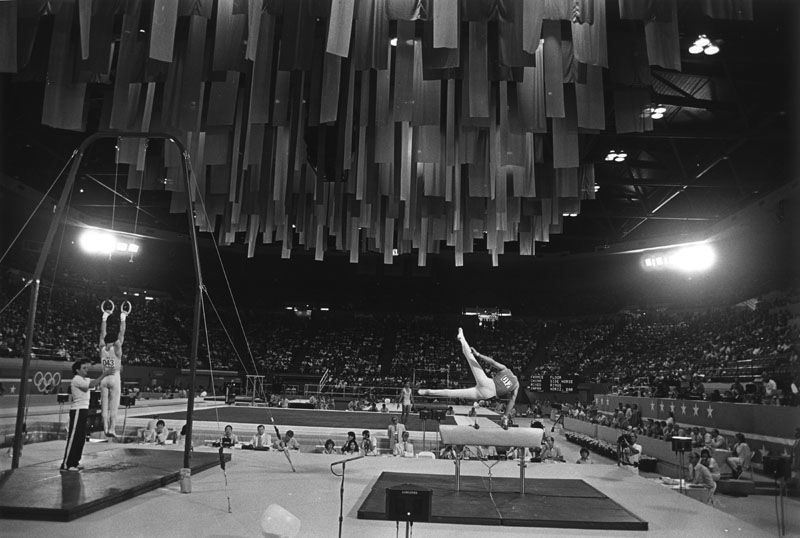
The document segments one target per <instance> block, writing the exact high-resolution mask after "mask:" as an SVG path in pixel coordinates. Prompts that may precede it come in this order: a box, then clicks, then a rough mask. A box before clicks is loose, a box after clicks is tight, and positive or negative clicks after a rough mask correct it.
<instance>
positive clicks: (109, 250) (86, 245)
mask: <svg viewBox="0 0 800 538" xmlns="http://www.w3.org/2000/svg"><path fill="white" fill-rule="evenodd" d="M78 244H79V245H80V246H81V248H82V249H83V250H84V251H86V252H88V253H89V254H106V255H111V254H114V253H115V252H118V253H123V252H125V253H131V254H135V253H137V252H139V245H137V244H135V243H130V242H129V240H127V239H120V238H118V237H115V236H114V235H113V234H111V233H109V232H106V231H103V230H94V229H92V230H86V231H85V232H83V234H82V235H81V236H80V238H79V239H78Z"/></svg>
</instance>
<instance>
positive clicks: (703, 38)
mask: <svg viewBox="0 0 800 538" xmlns="http://www.w3.org/2000/svg"><path fill="white" fill-rule="evenodd" d="M710 43H711V40H710V39H708V36H707V35H706V34H700V35H699V36H698V37H697V39H696V40H695V42H694V44H695V45H697V46H698V47H707V46H708V45H709V44H710Z"/></svg>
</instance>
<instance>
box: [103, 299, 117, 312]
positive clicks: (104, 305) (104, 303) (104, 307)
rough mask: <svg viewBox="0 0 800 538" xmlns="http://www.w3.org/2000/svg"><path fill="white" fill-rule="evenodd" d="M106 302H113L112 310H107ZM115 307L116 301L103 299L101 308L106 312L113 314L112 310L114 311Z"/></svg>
mask: <svg viewBox="0 0 800 538" xmlns="http://www.w3.org/2000/svg"><path fill="white" fill-rule="evenodd" d="M106 303H110V304H111V310H106ZM114 308H116V307H115V306H114V301H112V300H111V299H103V302H102V303H100V310H102V311H103V313H104V314H111V313H112V312H114Z"/></svg>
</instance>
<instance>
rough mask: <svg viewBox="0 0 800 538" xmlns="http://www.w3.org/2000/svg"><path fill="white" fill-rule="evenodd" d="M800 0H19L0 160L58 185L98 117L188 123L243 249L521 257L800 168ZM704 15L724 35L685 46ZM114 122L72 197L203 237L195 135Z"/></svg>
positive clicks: (216, 199)
mask: <svg viewBox="0 0 800 538" xmlns="http://www.w3.org/2000/svg"><path fill="white" fill-rule="evenodd" d="M87 5H88V6H91V9H92V11H91V16H89V12H88V11H85V10H84V11H81V8H83V7H85V6H87ZM525 6H528V8H526V7H525ZM531 6H533V7H531ZM348 8H349V10H348ZM154 9H155V16H154ZM331 10H333V18H334V20H336V21H338V22H337V23H335V24H331V23H329V20H330V19H331ZM797 12H798V9H797V4H796V3H794V2H789V1H767V0H755V1H752V2H750V1H747V0H703V1H696V0H685V1H684V0H664V1H660V2H656V1H652V2H641V1H634V0H619V2H617V1H608V2H604V1H603V0H576V1H573V0H565V1H558V0H548V1H545V2H541V3H535V2H529V3H528V4H525V3H523V2H521V1H515V0H505V1H490V0H478V1H475V2H467V1H461V2H459V1H456V0H452V1H446V0H438V1H435V2H434V1H431V0H428V1H413V0H412V1H407V0H404V1H400V0H383V1H376V2H365V1H358V0H357V1H355V2H352V1H349V2H348V1H346V0H333V1H328V0H306V1H301V2H280V1H269V0H268V1H263V2H262V0H254V1H253V2H241V1H233V0H230V1H223V0H219V1H218V2H206V1H199V0H198V1H191V2H190V1H188V0H180V1H178V0H172V1H170V0H154V1H150V2H145V1H142V2H137V1H132V2H94V3H93V4H92V3H83V2H80V1H78V2H70V1H64V2H43V1H38V2H37V1H30V2H3V3H0V26H2V28H3V29H4V31H3V32H2V34H0V35H2V36H3V37H0V50H2V51H4V52H0V71H3V72H5V73H6V74H4V75H2V91H3V96H2V104H3V118H2V119H3V121H2V125H3V127H2V129H3V131H2V137H3V138H2V140H3V141H2V151H3V153H2V154H0V164H2V171H3V173H4V174H6V176H8V177H11V178H15V180H16V181H19V182H21V183H24V184H26V185H28V186H30V187H32V188H34V189H36V190H38V191H40V192H43V191H45V190H46V189H47V188H48V187H49V186H50V183H51V182H52V180H53V178H54V177H55V176H56V174H57V173H58V171H59V170H60V169H61V167H62V166H63V165H64V163H65V162H66V161H67V159H68V157H69V155H70V154H71V152H72V151H73V149H74V148H75V147H76V146H77V145H78V144H79V143H80V142H81V141H82V140H83V139H84V138H85V137H86V136H87V134H89V133H92V132H96V131H98V130H101V129H102V130H106V129H108V128H109V125H110V126H111V127H113V128H114V129H116V130H118V131H125V130H140V129H144V130H146V129H148V128H149V129H150V130H151V131H169V132H171V133H177V134H178V136H180V137H181V138H182V139H183V140H186V141H187V144H188V146H189V147H190V153H191V158H192V163H193V170H194V172H195V175H196V178H197V180H198V181H199V183H200V184H201V189H202V190H203V192H204V195H205V199H206V200H207V206H208V209H209V212H210V213H211V215H210V218H209V220H208V221H206V220H205V218H204V217H203V216H202V215H201V216H200V220H199V221H198V222H199V223H200V225H201V227H202V229H204V230H206V231H211V230H213V232H214V234H215V237H216V239H217V240H218V242H220V243H222V244H230V243H232V244H233V245H232V246H231V247H230V250H231V251H233V252H237V253H239V254H240V255H241V256H245V255H246V254H247V253H248V248H247V246H246V244H247V243H248V242H250V243H252V244H253V245H254V246H253V248H252V249H250V252H249V253H250V254H254V255H255V256H256V257H258V256H262V255H263V256H271V257H273V258H277V257H280V256H281V253H282V254H283V256H284V257H285V256H288V255H289V254H291V256H292V257H295V256H306V257H308V256H312V257H320V256H321V257H325V258H326V259H327V258H328V257H331V256H337V255H338V256H342V253H344V256H345V257H348V256H349V259H350V261H356V260H359V257H361V260H360V261H362V262H363V260H364V259H365V258H369V259H372V258H374V259H375V260H376V263H381V260H384V261H391V260H392V257H393V256H392V250H393V249H397V250H399V253H400V254H401V256H403V255H404V256H406V257H408V258H411V259H412V260H413V261H414V263H415V264H417V265H425V264H427V263H428V259H427V256H426V255H421V254H420V251H421V250H422V251H425V252H426V253H427V254H428V255H430V256H433V257H435V258H436V259H444V260H445V261H446V263H448V264H450V265H451V266H452V265H457V264H458V263H459V262H458V260H459V257H460V256H463V255H464V254H467V255H468V257H469V258H470V259H472V258H474V257H478V256H479V255H482V256H485V257H486V256H488V257H489V259H491V258H492V255H494V256H493V257H494V259H495V262H496V263H499V264H501V265H502V264H504V263H507V260H510V259H512V258H515V257H517V255H518V254H519V253H520V252H521V253H523V254H536V255H537V256H538V257H542V256H544V257H547V256H548V255H560V254H583V253H594V252H602V251H604V250H606V249H608V248H611V247H614V246H615V245H624V244H626V243H629V242H632V241H633V242H635V241H655V242H659V241H661V242H664V243H666V242H675V241H676V240H689V239H701V238H703V237H705V236H706V235H708V233H709V230H711V229H712V227H713V226H714V225H715V224H716V223H718V222H720V221H721V220H722V219H724V218H725V217H726V216H728V215H730V214H732V213H733V212H735V211H737V210H739V209H741V208H743V207H745V206H747V205H748V204H750V203H752V202H753V201H754V200H757V199H758V198H760V197H762V196H764V195H765V194H766V193H769V192H770V191H773V190H774V189H776V188H778V187H780V186H781V185H784V184H786V183H787V182H789V181H790V180H792V179H793V178H794V177H795V174H796V171H797V169H798V168H797V151H796V148H797V137H796V133H795V131H794V128H793V127H794V126H793V123H795V117H796V114H795V112H796V110H795V105H796V103H795V100H796V95H797V94H798V92H797V90H798V84H797V82H798V71H799V70H798V54H797V51H798V49H800V47H798V40H797V38H796V37H795V36H796V35H798V34H800V33H799V32H798V26H799V25H798V22H799V19H798V13H797ZM165 13H166V15H165ZM170 13H171V16H170ZM84 15H85V16H84ZM170 17H172V18H170ZM170 21H172V22H170ZM521 21H525V24H523V23H522V22H521ZM87 23H88V24H87ZM350 25H351V30H348V29H347V28H348V26H350ZM530 28H535V29H537V30H538V29H539V28H541V30H540V32H539V33H536V35H535V36H534V35H533V33H535V32H536V31H537V30H534V31H533V32H532V31H531V30H530ZM251 34H252V35H254V36H258V40H254V39H252V38H249V37H248V36H249V35H251ZM701 34H704V35H706V36H708V38H709V40H711V42H712V44H713V45H716V46H718V47H719V52H718V53H717V54H715V55H707V54H704V53H700V54H690V53H689V51H688V49H689V47H690V46H691V45H692V44H693V42H694V41H695V40H696V39H698V36H699V35H701ZM398 36H399V38H400V43H399V45H398V46H392V45H391V43H390V41H391V39H392V38H395V37H398ZM540 37H541V38H542V41H541V46H539V44H540V41H539V38H540ZM12 45H14V46H15V47H16V54H14V53H13V48H14V47H12ZM437 45H445V47H443V48H442V47H437ZM448 47H451V48H448ZM9 51H12V52H9ZM326 51H327V52H326ZM537 51H538V52H537ZM84 54H86V55H87V57H86V58H85V59H82V58H83V55H84ZM534 64H535V65H534ZM45 81H46V82H45ZM660 107H663V108H664V112H663V118H660V119H653V118H652V117H647V116H648V114H651V113H652V110H650V111H648V109H653V108H660ZM115 144H116V141H115V140H113V139H112V140H109V141H106V142H104V143H98V144H97V145H96V146H95V147H93V148H92V149H91V150H90V151H89V153H88V154H87V156H86V160H85V165H84V167H83V169H82V170H81V171H80V174H79V177H78V181H77V184H76V187H75V191H74V192H73V194H72V197H71V207H72V208H73V210H74V213H73V218H76V219H77V220H78V221H80V220H81V219H83V220H85V221H87V222H88V223H91V224H96V223H102V224H106V225H107V224H108V223H109V222H110V220H111V215H112V212H113V216H114V219H115V221H116V227H117V228H123V229H125V228H126V227H127V228H130V229H133V227H134V226H138V227H140V229H139V230H137V231H139V232H141V230H149V231H150V232H153V233H156V232H158V233H160V232H166V233H176V234H180V236H181V237H184V238H185V234H186V219H185V217H184V216H182V215H181V214H175V213H174V211H175V210H180V209H181V207H182V206H181V203H180V200H179V197H177V198H176V200H173V191H175V190H179V189H180V185H179V181H177V177H178V174H179V171H180V170H179V168H177V167H176V166H175V164H176V159H175V154H174V153H171V152H169V151H168V150H165V149H164V147H163V145H160V144H158V143H155V142H154V143H151V144H149V145H148V146H147V150H146V151H143V152H140V149H142V148H140V147H139V146H137V145H136V144H135V143H133V142H132V141H131V140H127V141H122V142H121V143H119V147H120V150H119V156H118V157H117V152H116V151H115ZM611 151H616V152H617V153H620V152H624V153H626V154H627V158H626V160H625V161H624V162H616V161H610V162H609V161H608V160H606V157H607V155H608V154H609V152H611ZM140 186H141V187H143V188H142V189H140V188H139V187H140ZM112 189H116V191H117V192H118V193H119V196H118V197H117V198H116V200H114V197H113V195H112V193H111V190H112ZM137 205H138V209H137ZM171 209H172V211H173V212H171ZM134 223H135V224H134ZM264 231H266V232H267V233H266V236H263V235H262V232H264ZM354 238H355V239H354ZM387 238H388V239H389V240H388V241H387ZM264 243H270V244H264ZM237 245H238V246H237ZM287 245H288V246H290V247H291V248H290V249H286V248H284V247H285V246H287ZM470 245H472V247H470ZM420 247H421V248H420ZM287 250H291V252H290V253H289V252H287ZM470 252H475V253H476V254H474V255H473V256H469V254H470ZM525 258H526V259H530V258H528V257H525Z"/></svg>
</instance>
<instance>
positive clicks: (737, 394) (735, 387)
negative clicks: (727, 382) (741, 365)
mask: <svg viewBox="0 0 800 538" xmlns="http://www.w3.org/2000/svg"><path fill="white" fill-rule="evenodd" d="M730 393H731V397H732V398H733V401H735V402H740V401H742V398H743V397H744V394H745V390H744V385H742V384H741V382H740V381H739V378H738V377H737V378H736V380H735V381H734V382H733V384H732V385H731V388H730Z"/></svg>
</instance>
